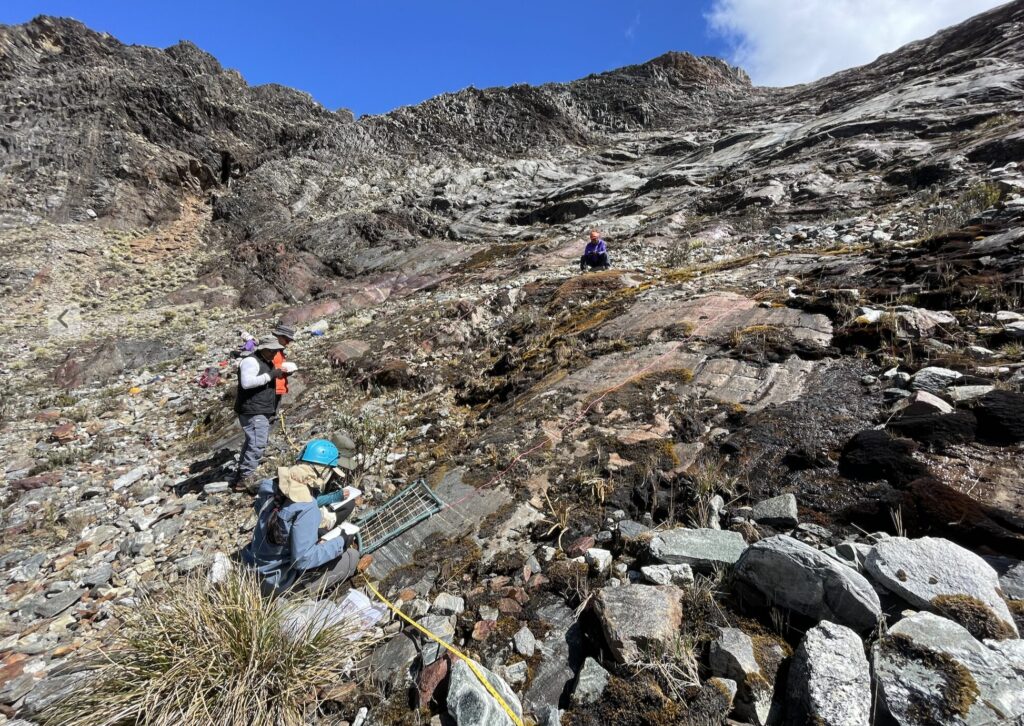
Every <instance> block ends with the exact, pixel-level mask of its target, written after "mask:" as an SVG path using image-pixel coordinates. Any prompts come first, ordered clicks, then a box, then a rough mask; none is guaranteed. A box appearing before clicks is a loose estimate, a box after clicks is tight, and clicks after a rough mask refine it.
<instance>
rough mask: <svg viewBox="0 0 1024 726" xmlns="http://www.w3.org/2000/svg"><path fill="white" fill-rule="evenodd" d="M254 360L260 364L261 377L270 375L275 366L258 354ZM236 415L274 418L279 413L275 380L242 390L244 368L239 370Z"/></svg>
mask: <svg viewBox="0 0 1024 726" xmlns="http://www.w3.org/2000/svg"><path fill="white" fill-rule="evenodd" d="M253 358H255V359H256V362H257V363H259V364H260V375H263V374H265V373H270V371H271V369H272V368H273V365H272V364H271V363H267V362H266V361H265V360H263V359H262V358H261V357H260V356H259V354H258V353H254V354H253ZM235 413H237V414H240V415H242V416H273V415H274V414H275V413H277V390H276V387H275V386H274V379H273V378H271V379H270V381H269V382H268V383H266V384H264V385H262V386H256V387H255V388H242V368H241V366H239V368H238V395H237V397H236V398H235Z"/></svg>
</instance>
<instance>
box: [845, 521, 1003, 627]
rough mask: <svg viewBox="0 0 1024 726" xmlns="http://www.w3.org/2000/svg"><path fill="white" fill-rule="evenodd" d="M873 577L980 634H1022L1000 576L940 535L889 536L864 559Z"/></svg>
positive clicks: (896, 591) (911, 602)
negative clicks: (1006, 599)
mask: <svg viewBox="0 0 1024 726" xmlns="http://www.w3.org/2000/svg"><path fill="white" fill-rule="evenodd" d="M864 569H865V571H866V572H867V573H868V574H869V575H870V576H871V578H872V579H873V580H875V581H876V582H878V583H879V584H880V585H882V586H884V587H885V588H886V589H887V590H889V591H891V592H893V593H895V594H896V595H899V596H900V597H901V598H903V599H904V600H906V601H907V602H908V603H910V604H911V605H913V606H914V607H918V608H922V609H925V610H932V611H934V612H938V613H941V614H943V615H945V616H947V617H949V618H951V619H953V620H955V621H957V622H959V623H960V624H961V625H963V626H964V627H966V628H967V629H968V630H970V631H971V632H972V633H973V634H974V635H975V636H978V637H987V638H1006V637H1017V636H1018V633H1017V626H1016V625H1015V624H1014V621H1013V615H1012V614H1011V613H1010V608H1009V607H1008V606H1007V605H1006V601H1005V600H1003V598H1002V596H1001V595H1000V592H999V575H998V574H997V573H996V571H995V570H994V569H992V566H991V565H989V564H988V563H987V562H985V560H983V559H982V558H981V557H979V556H978V555H976V554H974V553H973V552H971V551H970V550H967V549H964V548H963V547H961V546H960V545H958V544H954V543H953V542H950V541H949V540H946V539H941V538H938V537H921V538H920V539H907V538H906V537H890V538H889V539H884V540H882V541H880V542H878V543H877V544H876V545H875V546H874V547H873V548H872V549H871V551H870V552H869V553H868V555H867V557H866V558H865V560H864Z"/></svg>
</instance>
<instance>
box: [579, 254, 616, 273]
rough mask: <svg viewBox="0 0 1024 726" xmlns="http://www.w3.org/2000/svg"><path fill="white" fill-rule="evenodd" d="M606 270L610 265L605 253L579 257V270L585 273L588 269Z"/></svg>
mask: <svg viewBox="0 0 1024 726" xmlns="http://www.w3.org/2000/svg"><path fill="white" fill-rule="evenodd" d="M591 267H593V268H595V269H598V270H607V269H608V268H609V267H611V265H610V264H609V263H608V253H607V252H591V253H590V254H589V255H583V256H582V257H580V270H582V271H584V272H586V271H587V269H588V268H591Z"/></svg>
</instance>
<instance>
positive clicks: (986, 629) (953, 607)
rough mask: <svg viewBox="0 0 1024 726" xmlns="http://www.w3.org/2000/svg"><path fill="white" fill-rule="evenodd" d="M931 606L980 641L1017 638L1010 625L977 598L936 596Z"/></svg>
mask: <svg viewBox="0 0 1024 726" xmlns="http://www.w3.org/2000/svg"><path fill="white" fill-rule="evenodd" d="M931 606H932V608H933V609H934V610H935V611H936V612H938V613H942V614H943V615H945V616H946V617H948V618H949V619H951V620H954V621H956V622H958V623H960V624H961V625H963V626H964V627H965V628H967V630H968V631H970V633H971V635H973V636H974V637H975V638H977V639H978V640H983V639H985V638H993V639H995V640H1006V639H1007V638H1016V637H1017V634H1016V633H1014V632H1013V628H1012V627H1010V624H1009V623H1007V622H1006V621H1004V620H1003V619H1002V618H1000V617H999V616H998V615H996V613H995V611H994V610H992V608H990V607H989V606H988V605H986V604H985V603H983V602H982V601H981V600H979V599H978V598H976V597H971V596H970V595H936V596H935V597H933V598H932V600H931Z"/></svg>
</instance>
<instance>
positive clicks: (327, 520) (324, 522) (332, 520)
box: [320, 507, 338, 529]
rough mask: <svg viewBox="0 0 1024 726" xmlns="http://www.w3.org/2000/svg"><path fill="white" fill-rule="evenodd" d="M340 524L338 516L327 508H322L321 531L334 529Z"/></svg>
mask: <svg viewBox="0 0 1024 726" xmlns="http://www.w3.org/2000/svg"><path fill="white" fill-rule="evenodd" d="M337 523H338V515H337V514H335V513H334V512H332V511H331V510H330V509H328V508H327V507H320V529H334V525H335V524H337Z"/></svg>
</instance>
